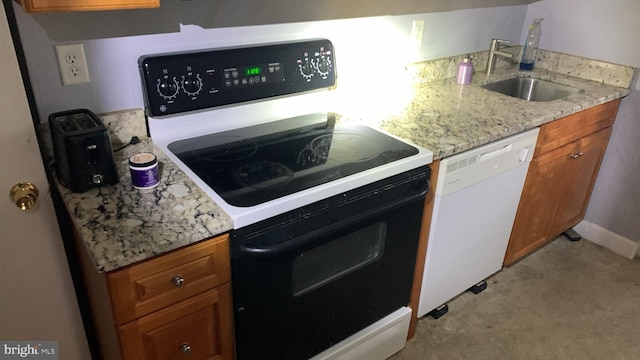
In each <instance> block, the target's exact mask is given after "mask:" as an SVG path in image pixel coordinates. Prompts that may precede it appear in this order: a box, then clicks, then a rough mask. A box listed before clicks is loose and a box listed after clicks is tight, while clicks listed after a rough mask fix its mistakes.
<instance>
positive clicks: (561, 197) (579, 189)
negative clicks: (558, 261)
mask: <svg viewBox="0 0 640 360" xmlns="http://www.w3.org/2000/svg"><path fill="white" fill-rule="evenodd" d="M610 134H611V128H607V129H604V130H601V131H599V132H597V133H595V134H592V135H589V136H586V137H584V138H582V139H580V140H578V141H577V149H576V150H575V151H573V152H571V153H568V154H566V159H567V161H566V166H565V171H564V175H563V177H562V183H561V184H560V185H559V189H560V192H559V193H558V202H557V207H556V209H555V211H554V214H553V221H552V223H551V228H550V229H549V236H550V237H553V236H556V235H558V234H560V233H562V232H563V231H565V230H567V229H569V228H571V227H572V226H575V225H576V224H577V223H578V222H579V221H580V220H582V218H583V217H584V213H585V212H586V210H587V205H588V204H589V199H590V197H591V191H592V189H593V186H594V184H595V181H596V177H597V176H598V171H599V169H600V163H601V162H602V158H603V156H604V151H605V149H606V147H607V143H608V140H609V136H610Z"/></svg>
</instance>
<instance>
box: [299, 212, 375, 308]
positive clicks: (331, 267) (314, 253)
mask: <svg viewBox="0 0 640 360" xmlns="http://www.w3.org/2000/svg"><path fill="white" fill-rule="evenodd" d="M386 234H387V224H386V223H384V222H378V223H375V224H372V225H370V226H367V227H365V228H362V229H359V230H357V231H354V232H352V233H349V234H348V235H345V236H342V237H340V238H337V239H335V240H332V241H330V242H328V243H325V244H323V245H321V246H318V247H316V248H313V249H311V250H309V251H306V252H303V253H301V254H299V255H298V256H296V258H295V260H294V261H293V271H292V276H293V279H292V287H291V288H292V292H293V295H294V296H296V297H298V296H302V295H304V294H306V293H308V292H310V291H312V290H314V289H317V288H319V287H321V286H324V285H326V284H329V283H331V282H332V281H335V280H337V279H339V278H341V277H343V276H345V275H347V274H349V273H352V272H354V271H356V270H358V269H360V268H363V267H365V266H367V265H369V264H372V263H374V262H376V261H377V260H378V259H380V258H381V257H382V254H383V252H384V243H385V237H386Z"/></svg>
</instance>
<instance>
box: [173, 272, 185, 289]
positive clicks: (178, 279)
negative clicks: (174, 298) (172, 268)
mask: <svg viewBox="0 0 640 360" xmlns="http://www.w3.org/2000/svg"><path fill="white" fill-rule="evenodd" d="M173 284H174V285H175V286H176V287H181V286H182V285H184V278H183V277H182V275H180V274H178V275H176V276H174V277H173Z"/></svg>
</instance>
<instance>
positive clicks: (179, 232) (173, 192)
mask: <svg viewBox="0 0 640 360" xmlns="http://www.w3.org/2000/svg"><path fill="white" fill-rule="evenodd" d="M100 117H101V118H102V120H103V122H104V124H105V125H106V126H107V127H108V128H109V129H110V133H111V134H110V135H111V141H112V143H113V144H114V149H116V148H118V147H119V146H121V145H122V144H126V143H128V142H129V140H130V139H131V136H134V135H135V136H138V137H139V138H140V140H141V142H140V143H138V144H135V145H129V146H127V147H125V148H124V149H122V150H120V151H116V152H115V162H116V165H117V168H118V175H119V177H120V181H119V183H118V184H116V185H113V186H104V187H99V188H92V189H89V190H88V191H87V192H84V193H73V192H71V191H70V190H69V189H67V188H66V187H64V186H62V185H61V184H60V183H59V182H57V181H56V186H57V188H58V191H59V192H60V194H61V196H62V199H63V202H64V204H65V205H66V207H67V210H68V212H69V214H70V217H71V219H72V221H73V224H74V226H75V228H76V230H77V231H78V234H79V235H80V237H81V239H82V241H83V242H84V245H85V248H86V249H87V251H88V252H89V254H90V255H91V258H92V259H93V260H94V263H95V265H96V267H97V269H98V270H99V271H105V272H106V271H111V270H115V269H118V268H121V267H123V266H126V265H129V264H132V263H134V262H137V261H140V260H145V259H148V258H150V257H152V256H154V255H158V254H162V253H164V252H167V251H170V250H174V249H177V248H180V247H182V246H185V245H189V244H192V243H194V242H198V241H201V240H204V239H208V238H210V237H212V236H215V235H219V234H222V233H225V232H227V231H229V230H230V229H231V228H232V227H233V223H232V221H231V218H230V217H229V216H228V215H227V214H226V213H225V212H224V211H222V210H221V209H220V207H219V206H218V205H217V204H216V203H215V202H213V201H212V200H211V199H210V198H209V197H208V196H207V195H206V194H205V193H204V192H203V191H202V190H200V188H199V187H198V186H196V185H195V184H194V183H193V182H192V181H191V179H189V177H188V176H187V175H186V174H185V173H184V172H182V170H180V169H178V167H177V166H176V165H175V164H174V163H173V162H172V161H171V160H169V158H167V157H166V155H164V153H162V151H160V150H159V149H158V148H157V147H155V145H154V144H153V142H152V141H151V140H150V139H149V138H148V137H147V136H146V135H145V134H146V129H145V127H144V114H143V112H142V110H133V111H122V112H114V113H109V114H104V115H101V116H100ZM43 132H46V136H43V138H44V139H46V140H49V141H50V135H49V133H48V129H46V127H45V128H44V129H43ZM48 147H50V145H48ZM139 152H152V153H154V154H156V156H157V157H158V163H159V170H160V183H159V184H158V186H156V187H155V188H152V189H145V190H139V189H136V188H134V187H133V185H132V184H131V175H130V173H129V162H128V159H129V157H130V156H131V155H133V154H136V153H139Z"/></svg>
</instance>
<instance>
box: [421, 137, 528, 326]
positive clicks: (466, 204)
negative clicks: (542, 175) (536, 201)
mask: <svg viewBox="0 0 640 360" xmlns="http://www.w3.org/2000/svg"><path fill="white" fill-rule="evenodd" d="M537 136H538V129H534V130H530V131H527V132H525V133H521V134H518V135H515V136H512V137H509V138H506V139H502V140H499V141H497V142H494V143H491V144H488V145H485V146H482V147H479V148H476V149H473V150H469V151H467V152H465V153H462V154H459V155H455V156H452V157H449V158H446V159H444V160H442V161H441V162H440V172H439V177H438V182H437V185H436V190H435V192H436V196H435V200H434V201H435V202H434V210H433V219H432V222H431V229H430V232H429V242H428V245H427V254H426V262H425V268H424V276H423V279H422V290H421V294H420V303H419V307H418V317H422V316H424V315H425V314H427V313H428V312H430V311H431V310H433V309H435V308H437V307H439V306H440V305H442V304H444V303H445V302H447V301H449V300H451V299H452V298H454V297H455V296H457V295H459V294H460V293H462V292H464V291H465V290H467V289H469V288H470V287H471V286H473V285H475V284H477V283H478V282H480V281H482V280H484V279H485V278H487V277H489V276H490V275H492V274H493V273H495V272H497V271H498V270H500V269H501V268H502V263H503V260H504V255H505V252H506V250H507V245H508V242H509V237H510V235H511V228H512V227H513V221H514V219H515V215H516V210H517V208H518V203H519V201H520V195H521V193H522V188H523V185H524V180H525V177H526V175H527V170H528V168H529V162H530V161H531V158H532V155H533V151H534V149H535V144H536V140H537Z"/></svg>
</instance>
